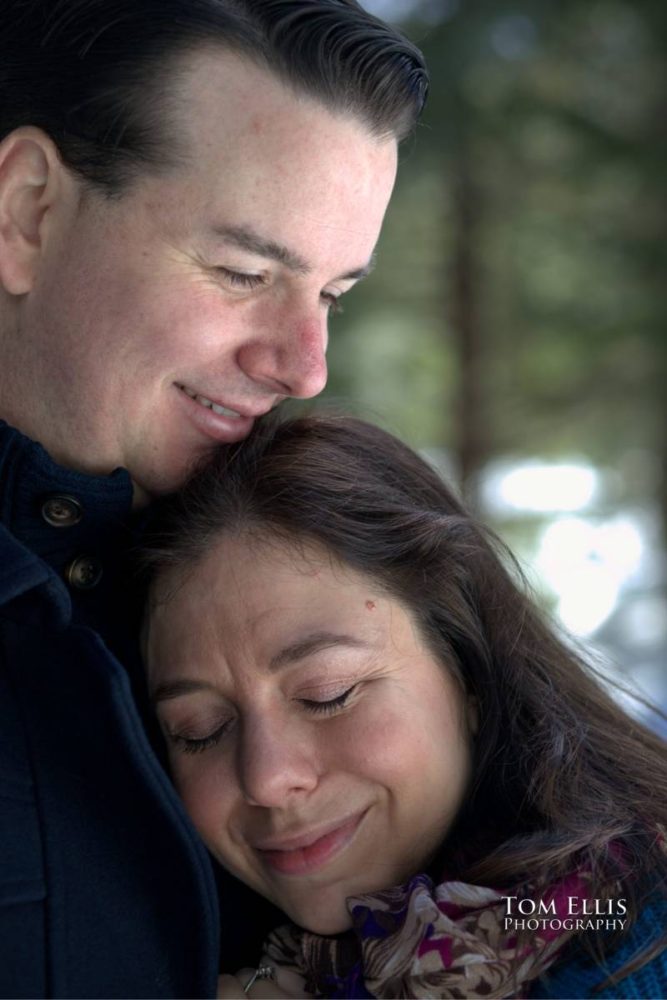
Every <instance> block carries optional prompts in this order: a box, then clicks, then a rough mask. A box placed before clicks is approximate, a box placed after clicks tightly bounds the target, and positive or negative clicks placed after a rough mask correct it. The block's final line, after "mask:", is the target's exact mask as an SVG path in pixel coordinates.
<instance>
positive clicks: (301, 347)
mask: <svg viewBox="0 0 667 1000" xmlns="http://www.w3.org/2000/svg"><path fill="white" fill-rule="evenodd" d="M326 350H327V319H326V314H325V312H324V310H323V308H322V306H319V307H318V309H316V310H312V311H311V312H310V314H304V311H303V310H301V311H296V310H294V311H292V312H290V313H289V314H288V313H286V312H284V313H283V314H281V315H280V316H275V317H274V318H273V321H272V322H271V325H270V326H269V325H268V324H267V325H266V326H264V330H263V332H257V331H251V334H250V337H249V340H248V342H247V343H246V344H244V345H243V347H242V348H241V350H240V351H239V354H238V363H239V365H240V367H241V369H242V370H243V371H244V372H245V374H246V375H247V376H248V377H249V378H251V379H252V380H253V382H256V383H258V384H260V385H261V386H262V387H264V388H267V389H270V390H271V392H275V393H278V394H279V395H281V396H293V397H294V398H295V399H310V398H311V396H317V394H318V393H320V392H321V391H322V389H324V386H325V385H326V382H327V361H326Z"/></svg>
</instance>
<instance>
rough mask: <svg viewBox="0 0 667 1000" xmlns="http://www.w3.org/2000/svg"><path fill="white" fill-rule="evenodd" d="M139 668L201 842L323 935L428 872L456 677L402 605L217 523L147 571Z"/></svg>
mask: <svg viewBox="0 0 667 1000" xmlns="http://www.w3.org/2000/svg"><path fill="white" fill-rule="evenodd" d="M155 601H156V606H155V607H154V609H153V610H152V613H151V616H150V621H149V627H148V637H147V658H148V670H149V681H150V687H151V691H152V695H153V698H154V699H155V704H156V708H157V712H158V715H159V719H160V723H161V726H162V730H163V732H164V734H165V737H166V740H167V744H168V748H169V755H170V760H171V767H172V770H173V775H174V780H175V783H176V786H177V788H178V791H179V793H180V794H181V796H182V797H183V800H184V802H185V805H186V808H187V809H188V811H189V813H190V815H191V816H192V819H193V820H194V822H195V824H196V826H197V827H198V829H199V831H200V833H201V835H202V837H203V838H204V840H205V841H206V843H207V845H208V847H209V849H210V850H211V851H212V853H213V854H214V855H215V857H217V858H218V860H219V861H220V862H221V863H222V864H223V865H224V866H225V867H226V868H227V869H229V870H230V871H231V872H233V874H235V875H236V876H238V878H240V879H242V880H243V881H244V882H246V883H247V884H248V885H250V886H251V887H252V888H253V889H255V890H257V891H258V892H260V893H262V894H263V895H264V896H267V897H268V898H269V899H270V900H272V901H273V902H274V903H275V904H276V905H277V906H279V907H280V908H281V909H282V910H283V911H284V912H285V913H286V914H287V915H288V916H289V917H290V918H291V919H292V920H293V921H294V922H295V923H297V924H299V925H300V926H302V927H305V928H307V929H309V930H312V931H314V932H316V933H320V934H335V933H339V932H340V931H342V930H344V929H346V928H348V927H349V926H350V918H349V914H348V911H347V908H346V906H345V900H346V898H347V897H348V896H352V895H358V894H360V893H366V892H372V891H376V890H378V889H383V888H388V887H390V886H393V885H397V884H398V883H400V882H402V881H404V880H405V879H407V878H408V877H410V876H411V875H413V874H415V873H416V872H418V871H420V870H423V869H424V866H425V865H426V864H427V863H428V861H429V859H430V858H431V856H432V855H433V853H434V851H435V850H436V848H437V847H438V845H439V844H440V842H441V841H442V839H443V836H444V834H445V832H446V831H447V829H448V828H449V826H450V825H451V823H452V821H453V820H454V818H455V816H456V814H457V812H458V810H459V807H460V805H461V802H462V799H463V796H464V794H465V790H466V784H467V781H468V777H469V774H470V745H469V744H470V741H469V735H468V724H467V720H466V714H467V713H466V709H465V702H464V697H463V695H462V693H461V690H460V687H459V685H458V683H457V682H456V681H455V680H454V678H453V677H452V676H450V674H449V673H448V672H447V671H446V670H445V669H444V668H443V667H442V666H441V664H440V663H438V662H437V661H436V659H435V658H434V657H433V655H432V654H431V653H430V652H429V650H428V649H427V647H426V645H425V644H424V642H423V641H422V639H421V637H420V635H419V632H418V630H417V628H416V626H415V623H414V621H413V619H412V617H411V615H410V614H409V612H408V611H407V610H406V608H405V607H404V606H403V605H402V604H401V603H400V602H399V601H397V600H395V599H393V598H391V597H387V596H386V594H385V593H383V591H382V589H381V587H380V586H379V585H378V584H377V583H374V582H373V580H372V579H371V578H368V577H366V576H364V575H362V574H360V573H357V572H355V571H354V570H351V569H349V568H347V567H345V566H342V565H341V564H340V563H338V562H336V561H335V559H334V558H333V557H332V556H330V555H329V554H328V553H327V552H326V551H325V550H323V549H320V548H318V547H316V546H312V547H311V546H307V547H299V548H297V547H296V546H293V545H288V544H286V543H284V542H278V541H275V540H273V539H270V540H269V539H264V540H262V539H258V538H257V537H255V538H253V539H250V538H248V537H247V536H241V537H223V538H222V540H221V541H220V542H219V543H218V544H217V545H216V546H215V547H214V548H212V549H211V550H210V552H209V553H208V554H207V555H206V556H205V557H204V558H203V559H202V560H201V561H200V562H199V563H197V564H196V565H195V566H194V567H191V568H189V569H188V570H187V571H185V570H179V571H170V572H169V573H167V574H165V575H163V577H162V578H161V580H160V581H159V582H158V585H157V587H156V592H155Z"/></svg>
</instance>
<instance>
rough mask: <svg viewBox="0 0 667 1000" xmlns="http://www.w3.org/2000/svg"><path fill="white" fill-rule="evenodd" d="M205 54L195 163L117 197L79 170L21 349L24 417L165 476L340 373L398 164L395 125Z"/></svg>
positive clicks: (69, 453)
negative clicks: (340, 323)
mask: <svg viewBox="0 0 667 1000" xmlns="http://www.w3.org/2000/svg"><path fill="white" fill-rule="evenodd" d="M188 59H189V65H190V69H189V71H188V72H187V73H186V74H185V77H184V82H183V84H182V88H181V91H180V97H179V109H178V123H177V126H178V128H179V129H185V131H186V135H187V143H186V149H187V152H188V159H187V162H186V163H184V165H183V166H179V167H177V168H174V169H172V170H170V171H169V172H166V173H164V174H163V175H162V176H155V175H152V176H151V175H147V176H145V177H142V178H141V179H139V180H138V181H136V182H135V183H134V184H133V186H132V187H131V188H130V189H129V190H128V192H127V193H125V194H124V195H123V196H122V197H121V198H120V199H116V200H110V199H106V198H104V197H103V196H101V195H98V194H96V193H95V194H90V193H89V192H85V191H84V189H83V187H82V186H79V185H77V186H76V189H75V190H76V197H75V198H74V197H73V198H72V208H71V211H70V212H69V215H68V216H67V217H66V220H65V223H64V224H62V225H61V226H60V228H59V229H55V230H54V232H53V234H52V237H51V239H50V241H48V242H47V244H46V246H45V249H44V253H43V256H42V258H41V260H40V265H39V270H38V273H37V280H36V283H35V285H34V287H33V288H32V289H31V291H30V292H29V293H28V294H27V295H26V296H24V297H23V299H22V300H21V302H20V306H19V310H18V323H17V330H18V332H19V334H20V337H16V338H15V340H14V341H13V343H14V347H13V352H14V353H13V354H10V357H9V359H8V363H9V366H10V369H11V370H12V371H13V372H16V380H15V385H16V387H17V391H18V390H20V393H21V395H20V396H17V397H16V398H18V399H23V400H28V401H29V406H28V407H27V408H26V409H27V411H28V413H27V415H26V419H25V420H24V421H23V425H21V424H20V425H19V426H21V429H22V430H25V431H26V432H27V433H31V434H32V436H34V437H37V438H38V439H39V440H40V441H41V443H42V444H44V445H45V447H46V448H47V449H48V450H49V451H50V452H51V454H52V455H53V457H55V458H56V459H58V460H59V461H62V462H63V463H65V464H68V465H71V466H73V467H75V468H79V469H83V470H84V471H91V472H96V473H103V472H108V471H111V470H112V469H114V468H115V467H117V466H125V467H126V468H127V469H128V470H129V472H130V474H131V476H132V478H133V480H134V481H135V483H136V484H137V485H138V487H140V488H141V490H143V491H146V492H148V493H150V494H154V493H160V492H164V491H167V490H171V489H173V488H175V487H177V486H178V485H179V484H180V483H181V482H182V481H183V480H184V478H185V477H186V475H187V473H188V471H189V469H190V467H191V466H192V463H193V462H194V461H196V460H197V459H198V458H200V457H201V456H202V455H203V454H204V453H206V452H207V451H209V450H210V449H212V448H214V447H215V446H216V445H217V444H219V443H220V442H233V441H238V440H240V439H242V438H244V437H245V436H246V435H247V434H248V433H249V431H250V429H251V426H252V423H253V420H254V419H255V418H256V417H257V416H259V415H260V414H262V413H265V412H266V411H268V410H270V409H271V407H273V406H274V405H275V404H276V403H277V402H279V401H280V400H281V399H283V398H284V397H286V396H294V397H300V398H307V397H310V396H314V395H316V394H317V393H318V392H320V391H321V390H322V388H323V387H324V385H325V381H326V363H325V351H326V345H327V318H328V313H329V311H330V309H331V308H332V303H333V302H334V300H335V299H337V298H338V297H340V296H341V295H342V294H344V293H345V292H346V291H348V290H349V289H350V288H351V287H352V285H353V284H354V283H355V281H356V280H358V278H359V277H360V276H363V272H364V271H365V270H366V269H367V267H368V265H369V263H370V260H371V257H372V253H373V248H374V246H375V243H376V240H377V238H378V234H379V231H380V226H381V223H382V218H383V215H384V212H385V208H386V206H387V202H388V200H389V197H390V194H391V189H392V186H393V182H394V176H395V170H396V142H395V141H394V140H393V139H376V138H374V137H372V136H371V135H370V134H369V133H368V131H367V129H366V128H365V127H364V126H363V125H362V124H361V123H359V122H357V121H355V120H352V119H349V118H343V117H338V116H334V115H332V114H330V113H329V112H328V111H327V110H326V109H324V108H323V107H322V106H320V105H318V104H316V103H314V102H312V101H310V100H307V99H305V98H297V97H295V96H294V95H293V94H292V93H291V92H290V91H289V90H287V89H286V88H285V87H284V86H283V85H282V84H281V83H280V82H278V81H277V80H276V79H275V78H273V77H271V76H269V75H267V74H266V73H264V72H262V71H260V70H259V69H256V68H254V67H253V66H251V65H249V64H248V63H245V62H243V61H241V60H239V59H238V58H237V57H235V56H231V55H229V54H226V53H222V54H221V53H219V52H211V51H208V50H204V51H203V52H198V53H196V54H194V55H191V56H189V57H188ZM4 363H5V364H7V360H5V362H4ZM211 404H215V405H214V406H212V405H211ZM15 410H16V404H15V405H14V411H15Z"/></svg>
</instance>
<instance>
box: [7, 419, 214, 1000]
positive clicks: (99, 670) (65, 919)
mask: <svg viewBox="0 0 667 1000" xmlns="http://www.w3.org/2000/svg"><path fill="white" fill-rule="evenodd" d="M131 492H132V491H131V484H130V481H129V478H128V476H127V474H126V473H125V472H123V471H120V470H119V471H118V472H116V473H114V475H113V476H110V477H103V478H99V479H98V478H95V477H88V476H83V475H79V474H78V473H74V472H70V471H67V470H63V469H60V468H58V467H57V466H56V465H55V464H54V463H53V462H51V460H50V459H49V457H48V456H47V455H46V453H45V452H44V451H43V450H42V449H41V448H40V447H39V446H38V445H35V444H34V443H32V442H30V441H28V440H27V439H26V438H25V437H23V436H22V435H20V434H18V433H17V432H16V431H14V430H12V429H11V428H9V427H7V425H5V424H2V423H1V422H0V996H2V997H47V996H49V997H50V996H55V997H210V996H214V995H215V986H216V977H217V973H218V953H219V939H220V928H219V914H218V901H217V892H216V887H215V880H214V876H213V872H212V869H211V863H210V859H209V856H208V854H207V852H206V851H205V849H204V848H203V846H202V845H201V843H200V841H199V839H198V837H197V835H196V833H195V831H194V829H193V828H192V826H191V824H190V822H189V820H188V818H187V816H186V814H185V812H184V811H183V808H182V806H181V803H180V801H179V800H178V798H177V796H176V795H175V793H174V791H173V789H172V787H171V785H170V782H169V779H168V778H167V776H166V774H165V773H164V771H163V769H162V767H161V766H160V764H159V762H158V760H157V758H156V756H155V754H154V752H153V750H152V749H151V746H150V745H149V742H148V740H147V738H146V735H145V732H144V728H143V726H142V723H141V721H140V717H139V714H138V711H137V708H136V704H135V698H134V697H133V694H132V691H131V683H130V678H129V676H128V673H127V671H126V670H125V669H124V667H121V665H120V662H119V659H118V658H117V657H116V655H114V652H112V650H114V651H115V652H116V653H120V654H121V657H123V662H124V663H125V662H130V661H131V660H132V659H133V657H134V659H135V660H136V653H134V652H133V647H132V645H131V643H130V642H129V639H128V638H127V632H128V629H127V626H128V624H130V623H131V610H130V609H129V608H128V607H124V606H123V604H122V603H121V600H120V596H121V594H123V593H124V592H126V591H127V589H128V588H127V584H126V583H124V584H121V582H120V576H119V574H120V573H121V572H122V570H123V568H124V567H123V565H122V554H123V553H124V551H125V550H126V549H127V546H128V543H129V542H130V541H131V536H130V534H129V532H128V529H127V523H128V516H129V511H130V506H131ZM100 572H102V575H101V576H100ZM134 624H135V625H136V620H135V622H134ZM92 626H94V628H93V627H92ZM125 657H127V660H126V659H125ZM232 964H233V962H232Z"/></svg>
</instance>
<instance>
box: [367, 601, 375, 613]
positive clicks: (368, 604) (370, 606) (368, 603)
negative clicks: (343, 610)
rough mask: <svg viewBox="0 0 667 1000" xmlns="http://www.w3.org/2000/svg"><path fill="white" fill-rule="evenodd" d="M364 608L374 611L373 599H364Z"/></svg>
mask: <svg viewBox="0 0 667 1000" xmlns="http://www.w3.org/2000/svg"><path fill="white" fill-rule="evenodd" d="M366 608H367V610H368V611H375V601H366Z"/></svg>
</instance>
